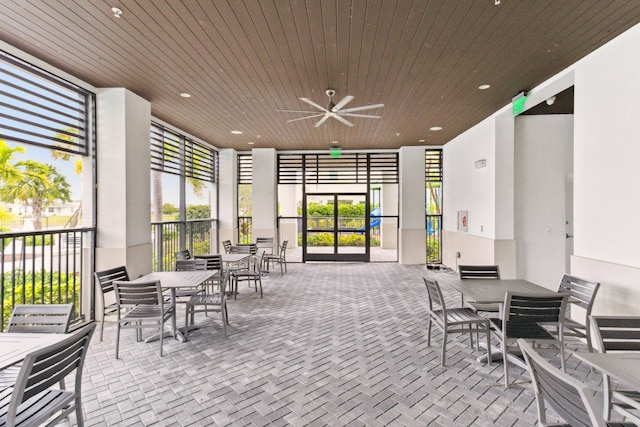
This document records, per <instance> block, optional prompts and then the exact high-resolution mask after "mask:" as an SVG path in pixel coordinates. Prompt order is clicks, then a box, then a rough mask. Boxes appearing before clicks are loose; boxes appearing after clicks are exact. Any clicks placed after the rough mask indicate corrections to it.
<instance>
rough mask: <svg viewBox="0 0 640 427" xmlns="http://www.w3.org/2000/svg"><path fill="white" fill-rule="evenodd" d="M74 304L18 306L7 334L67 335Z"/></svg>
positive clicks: (10, 319)
mask: <svg viewBox="0 0 640 427" xmlns="http://www.w3.org/2000/svg"><path fill="white" fill-rule="evenodd" d="M72 312H73V304H16V305H15V306H14V308H13V312H12V313H11V317H10V318H9V323H8V324H7V332H27V333H51V334H66V333H67V331H68V329H69V322H70V321H71V313H72Z"/></svg>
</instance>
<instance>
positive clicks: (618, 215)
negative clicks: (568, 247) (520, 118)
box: [443, 25, 640, 315]
mask: <svg viewBox="0 0 640 427" xmlns="http://www.w3.org/2000/svg"><path fill="white" fill-rule="evenodd" d="M638 46H640V25H637V26H635V27H633V28H632V29H630V30H628V31H627V32H625V33H624V34H622V35H620V36H619V37H617V38H615V39H614V40H612V41H611V42H609V43H607V44H606V45H604V46H603V47H601V48H600V49H598V50H596V51H595V52H593V53H591V54H590V55H588V56H587V57H585V58H584V59H582V60H580V61H578V62H577V63H576V64H574V65H572V66H571V67H570V68H568V69H566V70H564V71H562V72H561V73H559V74H558V75H556V76H554V77H552V78H551V79H549V80H548V81H546V82H544V83H542V84H541V85H539V86H537V87H535V88H533V89H532V90H531V91H530V92H529V93H530V95H529V96H528V97H527V101H526V104H525V108H526V109H528V108H530V107H531V106H533V105H536V104H538V103H540V102H542V101H544V100H545V99H546V98H548V97H549V96H551V95H554V94H556V93H558V92H560V91H562V90H563V89H566V88H567V87H569V86H571V85H572V84H574V85H575V92H574V93H575V99H574V146H573V148H574V155H573V182H574V198H573V206H574V227H573V229H574V236H575V238H574V256H573V257H572V260H571V271H570V273H572V274H575V275H577V276H582V277H585V278H587V279H592V280H597V281H600V282H601V288H600V292H599V294H598V296H597V298H596V302H595V305H594V313H596V314H634V315H640V307H639V306H638V304H637V303H636V301H638V300H639V299H640V244H639V243H638V242H640V223H639V222H638V220H637V219H636V217H637V212H638V211H639V210H640V132H639V131H638V123H639V122H640V120H639V119H640V104H639V103H638V102H637V101H636V97H637V94H638V93H640V72H639V70H640V49H638ZM506 108H509V107H508V106H507V107H506ZM501 122H502V123H501ZM495 123H497V127H496V128H495V129H494V124H495ZM508 126H509V118H508V116H505V115H504V111H503V112H500V111H499V112H497V113H496V114H494V115H493V116H491V117H489V118H487V119H486V120H485V121H483V122H481V123H480V124H478V125H476V126H475V127H474V128H472V129H470V130H469V131H467V132H465V133H464V134H462V135H460V136H458V137H457V138H455V139H454V140H452V141H451V142H449V143H448V144H446V145H445V146H444V168H445V169H444V174H445V175H444V206H445V210H444V214H445V222H444V227H445V233H444V242H443V253H444V257H443V258H444V262H445V265H448V266H452V265H454V264H455V259H454V258H451V253H452V252H453V251H456V250H460V249H458V248H462V250H461V252H462V256H463V260H464V256H465V253H464V252H463V251H464V248H465V245H468V247H470V248H473V247H476V248H487V249H485V250H489V249H488V248H490V247H491V245H490V244H484V243H485V242H484V240H483V239H481V238H480V234H481V233H484V234H485V235H483V236H482V237H485V238H487V239H498V240H499V239H508V236H509V228H510V226H509V222H510V221H512V219H510V218H509V217H508V216H505V215H503V214H502V213H501V212H500V210H501V206H502V207H504V206H506V205H507V203H506V201H508V198H509V197H508V195H505V194H506V193H504V192H507V191H509V190H508V187H509V185H511V186H512V188H515V186H514V183H513V182H509V179H508V178H506V179H505V178H504V177H508V170H506V169H504V164H505V163H503V162H505V161H506V162H507V163H506V164H507V167H508V162H509V158H510V153H509V151H510V150H513V147H509V144H508V138H503V137H504V136H505V135H502V134H503V133H505V130H506V133H507V134H508ZM496 129H497V130H496ZM506 136H508V135H506ZM494 141H495V142H494ZM494 149H497V151H496V153H495V157H493V156H491V154H492V152H493V151H492V150H494ZM485 155H486V157H487V169H491V168H496V166H495V164H492V163H491V160H492V159H495V160H496V161H497V162H498V161H499V162H500V166H499V167H498V168H497V169H496V171H497V172H496V179H497V182H494V183H492V182H491V179H490V176H489V175H490V174H491V171H490V170H488V171H487V172H488V174H487V176H483V175H481V174H477V175H474V174H473V173H472V172H473V171H471V169H470V168H471V167H472V163H471V164H470V162H472V161H475V160H477V159H479V158H484V156H485ZM501 168H503V170H502V171H501V170H500V169H501ZM519 173H520V171H519V170H515V175H519ZM558 185H559V186H560V187H561V188H562V187H563V185H564V184H563V183H559V184H558ZM501 197H503V198H504V200H503V201H502V202H501V201H500V198H501ZM496 201H497V202H496ZM458 209H467V210H468V211H469V227H470V228H469V232H468V233H466V235H465V234H464V233H458V232H456V231H455V229H456V223H455V218H456V216H455V212H456V211H457V210H458ZM490 218H496V224H494V227H495V228H487V227H490V224H491V223H490ZM478 221H481V222H486V224H482V225H484V226H485V228H484V231H483V232H480V231H479V230H478V226H479V225H481V224H480V223H479V222H478ZM487 224H489V225H487ZM514 227H515V228H517V227H519V225H518V224H515V226H514ZM498 240H495V242H496V246H495V249H496V251H495V255H496V256H497V254H498V253H500V252H501V251H500V250H499V247H498V244H497V242H498ZM507 246H508V245H507ZM501 267H502V265H501ZM542 280H546V279H542Z"/></svg>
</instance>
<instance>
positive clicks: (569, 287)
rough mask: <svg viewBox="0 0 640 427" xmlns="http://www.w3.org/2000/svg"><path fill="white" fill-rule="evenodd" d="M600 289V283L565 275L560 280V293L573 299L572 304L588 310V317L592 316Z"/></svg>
mask: <svg viewBox="0 0 640 427" xmlns="http://www.w3.org/2000/svg"><path fill="white" fill-rule="evenodd" d="M598 288H600V283H598V282H591V281H589V280H584V279H580V278H579V277H575V276H570V275H569V274H565V275H563V276H562V279H561V280H560V286H559V287H558V292H562V293H565V294H568V295H569V297H570V298H571V303H572V304H576V305H578V306H580V307H582V308H584V309H585V310H586V316H587V317H588V316H589V315H590V314H591V308H592V307H593V301H594V299H595V297H596V293H597V292H598ZM587 317H585V319H587Z"/></svg>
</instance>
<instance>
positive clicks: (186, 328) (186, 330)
mask: <svg viewBox="0 0 640 427" xmlns="http://www.w3.org/2000/svg"><path fill="white" fill-rule="evenodd" d="M194 311H195V310H194ZM191 316H192V319H193V316H194V313H193V312H192V313H191ZM192 324H193V321H192ZM184 339H185V341H189V303H187V304H186V305H185V313H184Z"/></svg>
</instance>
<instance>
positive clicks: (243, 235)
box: [238, 216, 253, 244]
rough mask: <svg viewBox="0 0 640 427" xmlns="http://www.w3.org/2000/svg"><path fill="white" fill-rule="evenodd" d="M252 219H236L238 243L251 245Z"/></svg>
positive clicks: (244, 217)
mask: <svg viewBox="0 0 640 427" xmlns="http://www.w3.org/2000/svg"><path fill="white" fill-rule="evenodd" d="M252 219H253V218H252V217H250V216H239V217H238V243H241V244H242V243H251V238H252V236H251V228H252V226H253V223H252Z"/></svg>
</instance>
